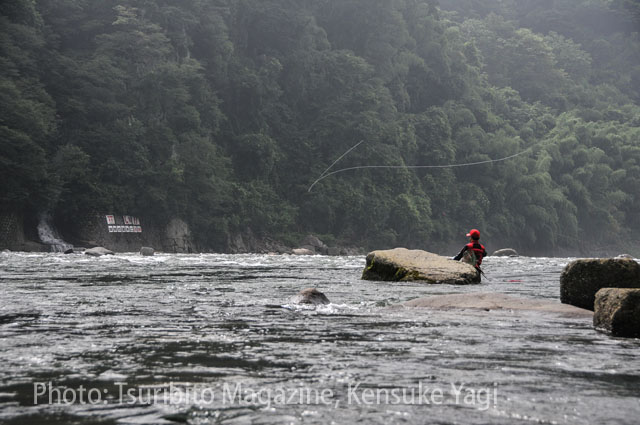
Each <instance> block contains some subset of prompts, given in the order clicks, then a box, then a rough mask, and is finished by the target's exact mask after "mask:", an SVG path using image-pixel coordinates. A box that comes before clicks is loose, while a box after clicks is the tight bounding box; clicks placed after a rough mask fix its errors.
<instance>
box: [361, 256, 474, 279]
mask: <svg viewBox="0 0 640 425" xmlns="http://www.w3.org/2000/svg"><path fill="white" fill-rule="evenodd" d="M366 261H367V263H366V267H365V269H364V271H363V272H362V279H365V280H384V281H410V280H417V281H423V282H425V283H449V284H457V285H466V284H470V283H480V273H479V272H478V271H477V270H476V269H475V268H474V267H473V266H471V265H469V264H465V263H463V262H459V261H453V260H451V259H450V258H448V257H442V256H440V255H437V254H433V253H431V252H427V251H421V250H417V249H416V250H409V249H406V248H395V249H389V250H381V251H373V252H370V253H369V254H368V255H367V260H366Z"/></svg>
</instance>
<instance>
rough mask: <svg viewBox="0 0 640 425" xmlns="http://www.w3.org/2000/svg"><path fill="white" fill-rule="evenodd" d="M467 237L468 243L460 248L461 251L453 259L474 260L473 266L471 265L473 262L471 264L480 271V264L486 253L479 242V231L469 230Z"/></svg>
mask: <svg viewBox="0 0 640 425" xmlns="http://www.w3.org/2000/svg"><path fill="white" fill-rule="evenodd" d="M467 237H468V238H469V243H468V244H466V245H465V246H463V247H462V250H460V252H459V253H458V255H456V256H455V257H453V259H454V260H456V261H459V260H460V259H462V258H463V257H465V258H469V257H471V258H475V264H473V260H472V261H471V263H472V264H473V265H475V267H476V268H477V269H478V270H480V264H482V259H483V258H484V257H485V256H486V255H487V251H486V250H485V249H484V246H482V244H481V243H480V242H479V240H480V231H479V230H478V229H471V230H470V231H469V233H467ZM465 254H467V255H466V256H465Z"/></svg>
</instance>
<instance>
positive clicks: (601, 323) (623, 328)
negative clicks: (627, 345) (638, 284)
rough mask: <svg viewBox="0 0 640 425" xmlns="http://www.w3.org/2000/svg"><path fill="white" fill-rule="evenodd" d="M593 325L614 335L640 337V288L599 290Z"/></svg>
mask: <svg viewBox="0 0 640 425" xmlns="http://www.w3.org/2000/svg"><path fill="white" fill-rule="evenodd" d="M593 326H595V328H596V329H598V330H602V331H605V332H608V333H610V334H611V335H613V336H621V337H632V338H633V337H640V289H629V288H603V289H601V290H599V291H598V292H597V293H596V300H595V314H594V315H593Z"/></svg>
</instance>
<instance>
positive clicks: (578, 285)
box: [560, 258, 640, 311]
mask: <svg viewBox="0 0 640 425" xmlns="http://www.w3.org/2000/svg"><path fill="white" fill-rule="evenodd" d="M602 288H640V264H638V263H636V262H635V261H634V260H632V259H628V258H600V259H598V258H585V259H580V260H575V261H572V262H571V263H569V264H567V266H566V267H565V268H564V270H563V271H562V274H561V275H560V301H561V302H563V303H565V304H571V305H575V306H576V307H581V308H586V309H588V310H591V311H593V309H594V306H593V304H594V301H595V298H596V292H598V291H599V290H600V289H602Z"/></svg>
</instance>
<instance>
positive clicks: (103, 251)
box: [84, 246, 113, 257]
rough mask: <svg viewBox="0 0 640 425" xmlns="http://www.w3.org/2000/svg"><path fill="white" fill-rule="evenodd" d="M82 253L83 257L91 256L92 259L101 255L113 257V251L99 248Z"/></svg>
mask: <svg viewBox="0 0 640 425" xmlns="http://www.w3.org/2000/svg"><path fill="white" fill-rule="evenodd" d="M84 253H85V255H91V256H92V257H100V256H103V255H113V251H110V250H108V249H107V248H103V247H101V246H97V247H95V248H90V249H87V250H85V251H84Z"/></svg>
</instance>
